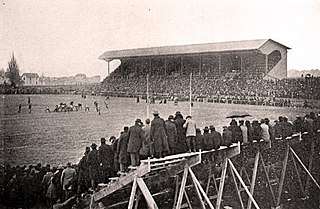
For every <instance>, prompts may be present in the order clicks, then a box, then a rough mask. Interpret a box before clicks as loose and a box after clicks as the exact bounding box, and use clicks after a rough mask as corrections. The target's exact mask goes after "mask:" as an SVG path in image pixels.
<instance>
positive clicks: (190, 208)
mask: <svg viewBox="0 0 320 209" xmlns="http://www.w3.org/2000/svg"><path fill="white" fill-rule="evenodd" d="M183 193H184V196H185V198H186V200H187V204H188V207H189V209H192V205H191V202H190V199H189V197H188V194H187V192H186V190H184V192H183ZM181 207H183V206H181Z"/></svg>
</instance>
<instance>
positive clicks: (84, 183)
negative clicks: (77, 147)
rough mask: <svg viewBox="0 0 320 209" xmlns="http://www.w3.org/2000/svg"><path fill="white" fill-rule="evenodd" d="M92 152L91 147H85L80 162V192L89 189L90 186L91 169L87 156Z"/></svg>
mask: <svg viewBox="0 0 320 209" xmlns="http://www.w3.org/2000/svg"><path fill="white" fill-rule="evenodd" d="M89 152H90V147H86V148H85V152H84V155H83V156H82V158H81V160H80V161H79V163H78V168H79V177H78V194H81V193H83V192H85V191H87V190H88V189H89V187H90V179H89V169H88V165H87V158H88V154H89Z"/></svg>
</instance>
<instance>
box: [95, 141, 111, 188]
mask: <svg viewBox="0 0 320 209" xmlns="http://www.w3.org/2000/svg"><path fill="white" fill-rule="evenodd" d="M98 152H99V163H100V172H101V181H102V182H103V183H107V182H108V180H109V177H111V176H112V167H113V157H114V153H113V150H112V146H111V145H108V144H106V139H105V138H101V146H100V147H99V150H98Z"/></svg>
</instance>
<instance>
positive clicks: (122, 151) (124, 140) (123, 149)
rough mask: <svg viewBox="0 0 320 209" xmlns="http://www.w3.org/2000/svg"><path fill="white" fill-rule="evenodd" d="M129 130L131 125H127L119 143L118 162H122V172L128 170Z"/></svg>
mask: <svg viewBox="0 0 320 209" xmlns="http://www.w3.org/2000/svg"><path fill="white" fill-rule="evenodd" d="M128 131H129V127H128V126H125V127H124V128H123V132H121V135H120V138H119V140H118V144H117V153H118V162H119V164H120V172H122V173H124V172H126V169H127V163H128V152H127V149H128V140H129V138H128V137H129V136H128Z"/></svg>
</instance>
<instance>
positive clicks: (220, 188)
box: [216, 157, 228, 209]
mask: <svg viewBox="0 0 320 209" xmlns="http://www.w3.org/2000/svg"><path fill="white" fill-rule="evenodd" d="M227 167H228V161H227V158H226V157H224V159H223V164H222V173H221V180H220V185H219V192H218V198H217V203H216V208H218V209H220V207H221V200H222V194H223V187H224V182H225V180H226V175H227Z"/></svg>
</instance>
